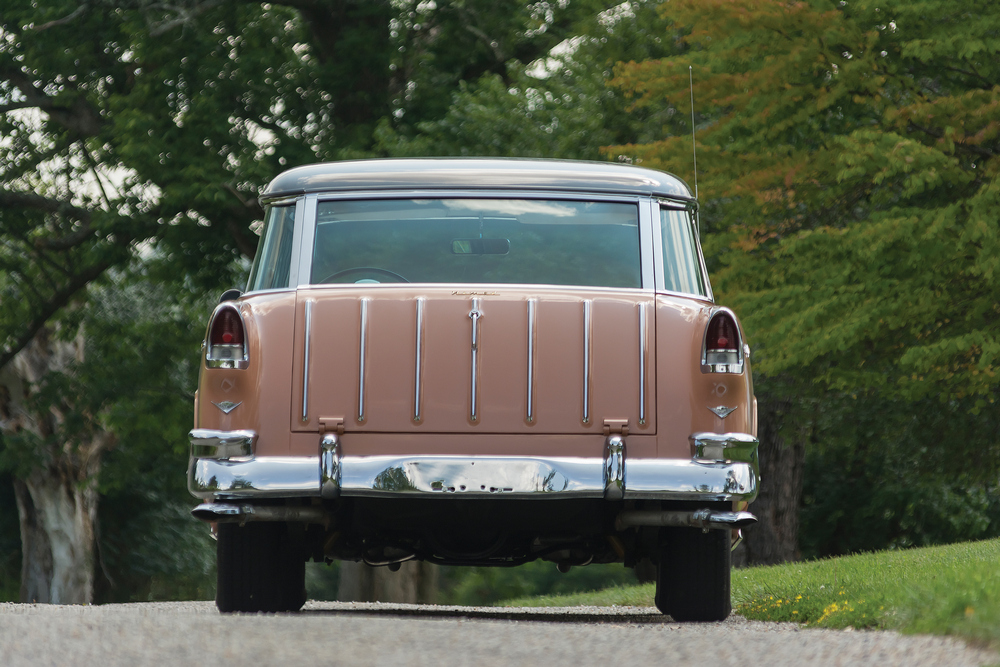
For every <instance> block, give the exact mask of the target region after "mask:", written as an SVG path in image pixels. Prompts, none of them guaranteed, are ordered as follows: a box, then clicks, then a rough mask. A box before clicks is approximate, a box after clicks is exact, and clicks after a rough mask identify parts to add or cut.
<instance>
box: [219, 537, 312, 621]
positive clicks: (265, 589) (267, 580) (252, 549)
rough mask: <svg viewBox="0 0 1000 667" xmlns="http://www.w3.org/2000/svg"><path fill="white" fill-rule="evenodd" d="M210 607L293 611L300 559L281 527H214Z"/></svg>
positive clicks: (301, 589) (298, 604)
mask: <svg viewBox="0 0 1000 667" xmlns="http://www.w3.org/2000/svg"><path fill="white" fill-rule="evenodd" d="M218 538H219V541H218V543H217V545H216V564H217V585H216V594H215V606H216V607H218V608H219V611H220V612H224V613H225V612H234V611H245V612H258V611H265V612H278V611H298V610H299V609H301V608H302V605H303V604H305V601H306V587H305V575H306V559H305V555H304V554H303V553H302V550H301V549H300V548H299V547H298V546H297V545H296V543H295V541H294V540H292V539H291V538H290V536H289V534H288V526H287V525H286V524H283V523H249V524H247V525H245V526H240V525H238V524H235V523H222V524H219V530H218Z"/></svg>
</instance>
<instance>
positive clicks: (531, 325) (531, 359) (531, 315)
mask: <svg viewBox="0 0 1000 667" xmlns="http://www.w3.org/2000/svg"><path fill="white" fill-rule="evenodd" d="M537 306H538V299H528V410H527V415H526V416H527V419H528V422H533V421H535V308H536V307H537Z"/></svg>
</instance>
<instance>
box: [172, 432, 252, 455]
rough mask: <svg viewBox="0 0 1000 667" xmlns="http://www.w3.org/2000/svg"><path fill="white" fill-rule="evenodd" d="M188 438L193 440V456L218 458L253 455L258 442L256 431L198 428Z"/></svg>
mask: <svg viewBox="0 0 1000 667" xmlns="http://www.w3.org/2000/svg"><path fill="white" fill-rule="evenodd" d="M188 438H189V439H190V440H191V456H194V457H196V458H207V459H217V460H224V459H230V458H238V457H245V456H253V453H254V447H255V446H256V444H257V433H256V432H255V431H217V430H215V429H210V428H196V429H193V430H191V431H190V432H189V433H188Z"/></svg>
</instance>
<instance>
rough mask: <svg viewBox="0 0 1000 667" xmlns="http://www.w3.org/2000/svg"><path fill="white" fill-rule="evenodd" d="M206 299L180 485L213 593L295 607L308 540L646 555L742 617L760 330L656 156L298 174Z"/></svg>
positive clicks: (692, 609)
mask: <svg viewBox="0 0 1000 667" xmlns="http://www.w3.org/2000/svg"><path fill="white" fill-rule="evenodd" d="M261 199H262V202H263V203H264V205H265V206H266V219H265V224H264V228H263V232H262V234H261V240H260V247H259V249H258V251H257V256H256V258H255V260H254V265H253V269H252V271H251V274H250V280H249V284H248V286H247V291H246V292H245V293H242V294H241V293H240V292H239V291H237V290H231V291H230V292H227V293H226V294H224V295H223V299H222V302H221V303H220V304H219V306H218V307H217V308H216V309H215V312H214V313H213V314H212V316H211V318H210V320H209V324H208V330H207V332H206V337H205V342H204V349H203V352H204V354H203V358H202V367H201V377H200V381H199V388H198V393H197V397H196V400H195V428H194V430H192V431H191V434H190V439H191V460H190V467H189V471H188V484H189V488H190V490H191V493H192V494H194V495H195V496H197V497H199V498H202V499H203V500H204V503H203V504H202V505H200V506H198V507H197V508H196V509H195V510H194V514H195V516H197V517H198V518H200V519H202V520H204V521H207V522H211V523H213V524H215V525H216V526H217V535H218V595H217V600H216V602H217V605H218V607H219V609H220V610H221V611H282V610H296V609H298V608H300V607H301V606H302V604H303V603H304V601H305V590H304V567H305V562H306V561H307V560H308V559H310V558H312V559H316V560H318V561H323V560H325V559H347V560H355V561H358V560H360V561H364V562H365V563H368V564H370V565H384V566H388V567H389V568H392V569H396V568H398V564H399V563H401V562H403V561H405V560H409V559H422V560H426V561H429V562H432V563H439V564H449V565H479V566H512V565H518V564H521V563H526V562H529V561H532V560H536V559H544V560H548V561H552V562H554V563H555V564H556V565H557V566H558V567H559V568H560V569H561V570H564V571H565V570H566V569H568V568H569V567H572V566H582V565H586V564H589V563H623V564H624V566H625V567H634V566H635V565H636V564H637V563H639V562H640V561H641V562H643V563H646V562H649V563H652V564H653V565H655V568H656V574H657V584H656V605H657V607H658V608H659V609H660V610H661V611H663V612H664V613H666V614H669V615H671V616H672V617H673V618H674V619H675V620H678V621H686V620H695V621H697V620H720V619H723V618H725V617H726V616H728V614H729V612H730V595H729V582H730V549H731V547H732V546H733V544H734V543H735V542H736V541H737V540H738V534H739V529H740V528H741V527H743V526H746V525H748V524H750V523H753V522H754V521H755V518H754V517H753V515H751V514H750V513H748V512H746V511H745V510H746V509H747V505H748V503H749V502H750V501H752V500H753V499H754V498H755V497H756V495H757V488H758V465H757V439H756V401H755V399H754V396H753V386H752V383H751V378H750V368H749V359H748V357H749V347H747V345H746V344H745V342H744V338H743V334H742V331H741V328H740V324H739V322H738V320H737V319H736V317H735V316H734V314H733V313H732V312H731V311H729V310H728V309H726V308H723V307H720V306H718V305H716V304H715V303H714V301H713V298H712V291H711V287H710V286H709V281H708V275H707V273H706V270H705V263H704V260H703V258H702V256H701V251H700V247H699V242H698V226H697V204H696V202H695V201H694V199H693V198H692V197H691V194H690V192H689V191H688V189H687V187H686V186H685V185H684V183H683V182H681V181H680V180H678V179H677V178H675V177H673V176H670V175H668V174H664V173H660V172H656V171H651V170H648V169H641V168H637V167H632V166H625V165H616V164H598V163H580V162H566V161H553V160H546V161H542V160H490V159H440V160H432V159H427V160H372V161H357V162H339V163H334V164H319V165H312V166H306V167H300V168H297V169H292V170H290V171H287V172H285V173H283V174H281V175H280V176H278V177H277V178H276V179H274V181H272V182H271V184H270V185H269V186H268V187H267V189H266V190H265V192H264V194H263V195H262V197H261Z"/></svg>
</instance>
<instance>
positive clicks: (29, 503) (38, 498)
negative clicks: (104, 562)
mask: <svg viewBox="0 0 1000 667" xmlns="http://www.w3.org/2000/svg"><path fill="white" fill-rule="evenodd" d="M94 481H95V480H93V479H90V480H87V481H86V482H85V483H84V485H83V486H80V485H79V484H78V483H77V482H76V480H75V479H73V478H70V479H64V478H63V476H62V475H60V474H59V473H58V472H54V471H41V470H36V471H35V472H33V473H32V474H31V475H29V476H28V478H27V479H24V480H21V479H15V480H14V492H15V494H16V496H17V513H18V516H19V518H20V522H21V554H22V557H21V595H20V599H21V602H51V603H53V604H87V603H89V602H90V601H91V599H92V598H93V589H94V563H93V552H94V518H95V516H96V512H97V488H96V484H95V483H94Z"/></svg>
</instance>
